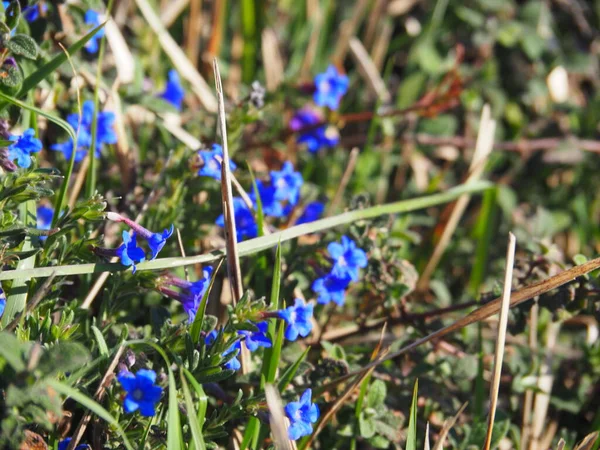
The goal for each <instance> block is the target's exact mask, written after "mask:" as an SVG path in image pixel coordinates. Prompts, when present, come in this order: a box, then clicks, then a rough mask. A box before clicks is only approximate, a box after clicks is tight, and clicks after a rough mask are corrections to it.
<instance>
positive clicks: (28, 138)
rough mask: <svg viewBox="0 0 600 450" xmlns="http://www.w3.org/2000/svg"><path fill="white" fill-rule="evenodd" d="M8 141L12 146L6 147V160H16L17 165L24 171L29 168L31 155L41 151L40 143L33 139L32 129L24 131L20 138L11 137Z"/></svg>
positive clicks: (33, 132)
mask: <svg viewBox="0 0 600 450" xmlns="http://www.w3.org/2000/svg"><path fill="white" fill-rule="evenodd" d="M9 140H10V141H12V142H14V144H12V145H11V146H10V147H8V159H9V160H11V161H14V160H17V165H18V166H19V167H22V168H24V169H27V168H28V167H29V166H31V154H32V153H37V152H39V151H40V150H41V149H42V142H41V141H40V140H39V139H37V138H36V137H35V131H34V130H33V128H29V129H28V130H25V132H24V133H23V135H22V136H15V135H11V136H10V137H9Z"/></svg>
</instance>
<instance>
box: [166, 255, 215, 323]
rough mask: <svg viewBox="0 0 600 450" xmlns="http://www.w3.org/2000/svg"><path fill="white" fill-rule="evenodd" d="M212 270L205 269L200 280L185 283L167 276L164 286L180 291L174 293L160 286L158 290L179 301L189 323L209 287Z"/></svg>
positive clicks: (185, 281) (192, 319)
mask: <svg viewBox="0 0 600 450" xmlns="http://www.w3.org/2000/svg"><path fill="white" fill-rule="evenodd" d="M212 272H213V268H212V267H206V268H205V269H204V270H203V271H202V278H200V279H199V280H198V281H194V282H191V281H187V280H183V279H181V278H178V277H174V276H168V277H166V279H165V284H168V285H172V286H177V287H179V288H181V289H182V291H181V292H175V291H173V290H171V289H167V288H164V287H163V286H160V287H159V288H158V290H159V291H160V292H162V293H163V294H165V295H168V296H169V297H171V298H173V299H175V300H177V301H179V302H180V303H181V304H182V306H183V309H184V311H185V312H186V313H187V314H188V320H189V322H190V323H191V322H193V321H194V318H195V317H196V313H197V312H198V308H199V307H200V303H201V302H202V298H203V297H204V294H205V293H206V290H207V289H208V286H209V285H210V279H211V276H212Z"/></svg>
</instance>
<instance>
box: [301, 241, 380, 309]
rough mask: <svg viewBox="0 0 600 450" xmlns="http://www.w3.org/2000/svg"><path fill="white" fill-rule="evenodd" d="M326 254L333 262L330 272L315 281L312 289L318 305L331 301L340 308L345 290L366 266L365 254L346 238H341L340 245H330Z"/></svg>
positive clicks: (335, 243) (356, 279)
mask: <svg viewBox="0 0 600 450" xmlns="http://www.w3.org/2000/svg"><path fill="white" fill-rule="evenodd" d="M327 252H328V253H329V256H330V257H331V259H332V260H333V266H332V268H331V271H330V273H328V274H327V275H325V276H323V277H321V278H318V279H316V280H315V281H314V282H313V285H312V289H313V291H314V292H315V293H316V294H317V302H318V303H321V304H327V303H329V302H331V301H333V302H334V303H336V304H337V305H338V306H342V305H343V304H344V300H345V297H346V289H347V288H348V286H349V285H350V283H351V282H353V281H358V271H359V269H362V268H364V267H366V266H367V262H368V261H367V254H366V253H365V251H364V250H362V249H360V248H358V247H357V246H356V243H355V242H354V241H353V240H352V239H350V238H349V237H348V236H342V239H341V243H338V242H332V243H330V244H329V245H328V246H327Z"/></svg>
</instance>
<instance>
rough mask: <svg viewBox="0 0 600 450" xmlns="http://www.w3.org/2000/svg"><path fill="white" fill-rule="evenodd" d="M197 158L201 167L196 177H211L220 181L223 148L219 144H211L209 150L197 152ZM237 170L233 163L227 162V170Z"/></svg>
mask: <svg viewBox="0 0 600 450" xmlns="http://www.w3.org/2000/svg"><path fill="white" fill-rule="evenodd" d="M198 157H199V158H200V161H201V165H200V169H198V175H200V176H202V177H211V178H214V179H215V180H217V181H221V164H222V163H223V147H221V146H220V145H219V144H213V145H212V147H211V149H210V150H199V151H198ZM235 169H237V166H236V165H235V163H234V162H233V161H232V160H231V159H230V160H229V170H231V171H232V172H233V171H234V170H235Z"/></svg>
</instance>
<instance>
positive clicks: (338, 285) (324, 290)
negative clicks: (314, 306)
mask: <svg viewBox="0 0 600 450" xmlns="http://www.w3.org/2000/svg"><path fill="white" fill-rule="evenodd" d="M351 281H352V279H351V278H350V277H349V276H348V275H346V276H344V277H342V278H338V277H336V276H335V275H332V274H328V275H325V276H324V277H321V278H317V279H316V280H315V281H314V282H313V284H312V289H313V291H315V293H316V294H317V303H321V304H323V305H326V304H327V303H329V302H332V301H333V302H334V303H335V304H336V305H338V306H342V305H343V304H344V300H345V298H346V288H347V287H348V285H349V284H350V282H351Z"/></svg>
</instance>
